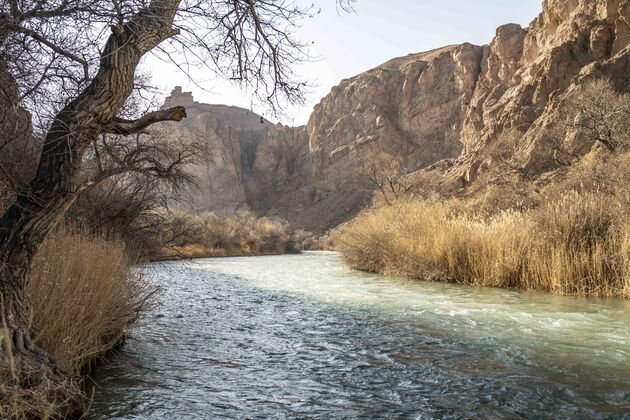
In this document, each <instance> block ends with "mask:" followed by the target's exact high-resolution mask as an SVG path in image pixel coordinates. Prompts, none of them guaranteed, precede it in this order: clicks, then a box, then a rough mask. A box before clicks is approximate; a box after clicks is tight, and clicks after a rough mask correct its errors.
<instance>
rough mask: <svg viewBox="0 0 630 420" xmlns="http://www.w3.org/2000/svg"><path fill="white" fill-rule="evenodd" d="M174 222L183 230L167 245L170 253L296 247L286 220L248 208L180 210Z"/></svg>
mask: <svg viewBox="0 0 630 420" xmlns="http://www.w3.org/2000/svg"><path fill="white" fill-rule="evenodd" d="M174 217H175V218H176V219H177V220H178V221H179V223H172V224H171V225H172V226H173V227H176V228H177V229H178V230H179V232H169V233H168V234H166V236H167V237H171V238H174V240H173V241H172V242H171V243H170V244H169V245H170V246H168V247H166V248H165V251H164V253H165V254H166V256H171V257H183V258H201V257H225V256H246V255H273V254H284V253H287V252H294V251H296V244H295V243H294V242H295V241H294V238H293V237H292V236H291V235H290V234H289V225H288V223H287V222H286V221H284V220H282V219H279V218H272V217H260V218H259V217H257V216H256V215H255V214H254V213H252V212H250V211H248V210H238V211H236V212H234V213H233V214H227V213H225V214H220V215H217V214H215V213H210V212H207V213H202V214H200V215H191V214H176V215H174Z"/></svg>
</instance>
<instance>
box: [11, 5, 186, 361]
mask: <svg viewBox="0 0 630 420" xmlns="http://www.w3.org/2000/svg"><path fill="white" fill-rule="evenodd" d="M179 3H180V0H152V1H151V2H150V4H149V6H147V7H146V8H145V9H143V10H141V11H140V12H139V13H138V14H137V15H136V16H134V17H133V18H132V19H131V20H130V21H129V22H126V23H125V24H119V25H116V26H113V27H112V35H110V37H109V39H108V41H107V43H106V45H105V48H104V50H103V52H102V54H101V62H100V66H99V69H98V73H97V74H96V76H95V77H94V78H93V79H92V81H91V83H90V84H89V85H88V87H87V88H86V89H85V90H84V91H83V92H82V93H81V94H79V96H78V97H77V98H76V99H75V100H73V101H72V102H71V103H69V104H68V105H67V106H66V107H65V108H64V109H63V110H61V112H59V114H57V115H56V117H55V120H54V122H53V124H52V126H51V127H50V129H49V131H48V133H47V135H46V138H45V141H44V147H43V150H42V154H41V159H40V162H39V166H38V168H37V172H36V174H35V177H34V178H33V180H32V181H31V182H30V184H29V185H28V187H27V188H26V189H25V190H24V191H21V192H20V193H19V195H18V198H17V200H16V202H15V203H14V204H13V205H12V206H11V207H10V208H9V209H8V210H7V211H6V212H5V214H4V215H3V216H2V217H1V218H0V294H1V298H2V300H1V302H0V304H2V310H1V311H0V315H1V316H2V319H1V320H0V321H1V322H2V323H3V326H4V327H5V328H6V330H7V331H6V332H7V333H8V336H9V337H11V345H10V347H12V351H13V354H17V355H20V356H26V357H28V358H30V359H35V360H37V361H39V362H43V363H46V364H48V365H49V366H51V367H52V368H53V369H54V370H59V369H60V368H59V366H58V365H57V364H56V363H55V362H54V360H53V359H52V358H51V357H50V356H48V355H46V354H45V353H44V352H43V351H41V350H40V349H38V348H36V347H35V346H33V343H32V342H31V338H30V333H29V328H30V325H29V310H28V302H27V297H26V294H25V293H26V292H25V290H26V284H27V282H28V278H29V274H30V270H31V266H32V263H33V259H34V257H35V254H36V253H37V250H38V248H39V246H40V245H41V243H42V242H43V240H44V239H45V238H46V235H47V234H48V232H49V231H50V230H51V228H52V227H53V226H54V225H55V224H56V223H57V221H58V220H59V219H61V218H62V217H63V215H64V213H65V212H66V211H67V210H68V208H69V207H70V206H71V205H72V204H73V202H74V201H75V200H76V198H77V197H78V195H79V193H80V191H81V182H80V181H81V179H80V172H81V161H82V158H83V153H84V151H85V149H86V147H87V146H88V145H89V144H90V143H91V142H92V141H94V139H95V138H96V137H97V136H98V134H99V132H100V131H101V129H102V128H103V127H105V126H107V125H110V124H112V121H114V119H115V117H116V115H117V114H118V112H119V111H120V108H121V107H122V106H123V104H124V103H125V101H126V100H127V98H128V96H129V94H130V93H131V91H132V89H133V82H134V73H135V69H136V67H137V65H138V63H139V61H140V58H141V57H142V56H143V55H144V54H145V53H146V52H148V51H150V50H151V49H153V48H154V47H155V46H157V45H158V44H159V43H160V42H162V41H163V40H165V39H167V38H169V37H170V36H173V35H174V34H175V33H176V31H174V30H173V28H172V23H173V20H174V17H175V13H176V10H177V7H178V6H179ZM180 119H181V118H180ZM5 345H6V343H5ZM4 353H5V352H3V354H4ZM0 357H1V356H0Z"/></svg>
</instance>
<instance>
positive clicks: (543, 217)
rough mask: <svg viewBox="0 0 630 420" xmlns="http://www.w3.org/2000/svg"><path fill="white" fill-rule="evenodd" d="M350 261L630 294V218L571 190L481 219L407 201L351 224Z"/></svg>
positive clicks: (418, 272)
mask: <svg viewBox="0 0 630 420" xmlns="http://www.w3.org/2000/svg"><path fill="white" fill-rule="evenodd" d="M338 242H339V244H338V249H339V250H340V251H341V253H342V256H343V258H344V260H345V261H346V262H347V263H348V264H349V265H350V266H352V267H354V268H357V269H360V270H365V271H371V272H378V273H384V274H389V275H403V276H407V277H412V278H421V279H429V280H441V281H450V282H456V283H464V284H475V285H483V286H493V287H506V288H520V289H526V290H538V291H548V292H554V293H559V294H579V295H590V296H602V297H613V296H616V297H630V271H629V268H630V223H629V222H628V219H627V217H626V215H625V214H624V213H623V212H622V207H621V206H620V205H611V204H610V202H609V200H608V199H606V198H605V197H603V196H600V195H596V194H577V193H570V194H567V195H564V196H563V197H562V198H560V199H559V200H558V201H556V202H553V203H550V204H549V205H547V206H543V207H541V208H539V209H536V210H529V211H522V212H519V211H506V212H503V213H500V214H498V215H496V216H494V217H492V218H490V219H481V218H477V217H475V216H471V215H469V214H465V213H464V214H462V213H460V212H459V211H454V210H453V209H451V208H450V206H449V205H448V204H447V203H437V202H425V201H402V202H398V203H396V204H395V205H393V206H390V207H384V208H380V209H377V210H373V211H371V212H369V213H366V214H364V215H362V216H360V217H359V218H358V219H357V220H355V221H354V222H353V223H351V224H349V225H348V226H347V227H346V228H345V229H344V232H343V233H342V235H341V238H340V240H339V241H338Z"/></svg>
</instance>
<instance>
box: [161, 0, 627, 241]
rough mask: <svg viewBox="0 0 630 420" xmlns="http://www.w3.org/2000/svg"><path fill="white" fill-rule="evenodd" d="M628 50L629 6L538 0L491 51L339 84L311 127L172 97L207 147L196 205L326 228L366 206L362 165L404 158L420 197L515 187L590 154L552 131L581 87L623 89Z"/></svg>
mask: <svg viewBox="0 0 630 420" xmlns="http://www.w3.org/2000/svg"><path fill="white" fill-rule="evenodd" d="M629 43H630V1H628V0H546V1H544V2H543V11H542V13H541V14H540V16H539V17H538V18H536V19H535V20H534V21H533V22H532V23H531V24H530V26H529V27H528V28H521V27H520V26H519V25H516V24H508V25H504V26H502V27H500V28H498V29H497V32H496V36H495V38H494V39H493V40H492V41H491V42H490V44H488V45H485V46H475V45H471V44H462V45H454V46H448V47H444V48H440V49H436V50H433V51H429V52H425V53H419V54H410V55H408V56H406V57H400V58H395V59H393V60H390V61H388V62H386V63H384V64H382V65H380V66H378V67H376V68H374V69H372V70H369V71H367V72H365V73H362V74H360V75H358V76H356V77H353V78H351V79H347V80H343V81H341V83H340V84H339V85H338V86H336V87H334V88H333V89H332V90H331V92H330V94H329V95H327V96H326V97H325V98H323V99H322V100H321V102H320V103H319V104H318V105H316V106H315V109H314V110H313V114H312V115H311V118H310V120H309V122H308V125H307V126H306V127H296V128H291V127H285V126H279V125H278V126H275V125H272V124H270V123H268V122H265V123H264V124H260V116H258V115H256V114H252V113H249V112H248V111H247V110H243V109H240V108H235V107H222V106H216V105H202V104H197V103H195V102H194V101H193V99H192V97H189V96H186V95H184V94H183V93H182V92H181V91H176V92H174V94H175V96H177V95H184V96H181V101H182V102H178V103H177V104H178V105H179V104H183V102H187V104H186V106H189V107H190V109H191V110H193V112H192V113H191V112H189V114H191V115H192V118H190V121H188V123H187V125H188V127H189V129H194V130H197V132H198V133H199V135H202V136H204V137H205V138H207V139H208V159H207V164H206V165H205V167H203V168H202V172H200V179H201V180H202V182H204V183H205V185H204V187H203V188H202V193H203V194H202V195H201V196H199V197H198V206H197V208H207V209H215V208H222V207H226V206H227V207H229V206H238V205H248V206H250V207H252V208H253V209H255V210H257V211H259V212H261V213H265V214H273V215H280V216H283V217H285V218H288V220H289V221H290V222H291V223H292V224H293V226H294V227H304V228H307V229H311V230H314V231H322V230H325V229H327V228H330V227H332V226H334V225H335V224H338V223H340V222H342V221H344V220H347V219H348V218H350V217H351V216H352V215H353V214H354V213H356V212H357V211H358V210H359V209H361V208H362V206H364V205H365V204H366V203H367V202H368V201H369V199H370V196H371V192H370V190H369V188H367V185H366V184H365V183H364V182H363V181H362V179H361V177H360V176H359V175H358V173H357V172H358V168H359V167H360V165H361V164H362V163H363V162H365V160H366V159H368V158H373V159H376V160H377V161H378V160H379V159H385V158H390V159H391V158H393V159H395V160H396V161H398V162H400V163H401V166H402V167H403V168H404V170H405V172H407V173H409V174H410V175H409V177H410V179H412V180H414V181H415V183H416V191H417V193H418V194H423V193H427V194H428V191H431V192H432V193H438V194H442V195H456V194H459V195H466V194H472V193H477V192H479V191H480V189H483V188H485V186H487V185H490V184H492V185H495V186H496V185H500V184H501V183H503V184H508V183H510V184H513V185H512V186H513V188H515V189H519V188H521V187H520V186H517V187H514V185H519V182H521V183H522V184H523V185H525V184H527V183H529V184H531V183H532V182H533V181H532V180H536V179H539V178H540V177H542V176H543V175H544V174H549V173H551V172H553V171H554V170H555V169H557V167H558V165H559V163H558V159H557V156H556V155H555V154H556V152H557V150H558V148H563V149H566V150H567V151H568V153H572V154H574V153H582V152H581V151H584V150H588V149H589V148H588V147H585V145H583V144H582V145H580V147H579V148H577V149H576V148H575V147H574V145H572V144H571V139H569V136H566V138H565V137H564V136H560V137H558V136H556V137H555V138H550V136H549V127H551V126H553V125H554V124H556V123H557V120H558V118H559V114H560V108H561V103H562V99H563V97H565V96H566V95H570V94H571V92H572V91H573V90H575V89H577V88H578V86H579V85H580V84H582V83H584V82H585V81H587V80H590V79H593V78H606V79H609V80H611V81H612V82H613V84H614V86H615V87H616V88H617V89H619V90H620V91H628V90H630V47H629V46H628V45H629ZM171 99H172V98H171ZM170 101H171V102H172V100H170ZM171 102H168V104H169V105H173V104H174V102H173V103H171ZM586 146H589V145H586ZM506 162H507V163H506ZM200 170H201V169H200ZM527 188H530V187H529V186H523V187H522V188H521V189H523V191H522V194H523V195H524V196H525V195H527V194H528V191H526V190H527ZM204 194H205V195H204ZM517 196H518V194H517ZM510 199H511V200H516V199H518V197H512V198H510Z"/></svg>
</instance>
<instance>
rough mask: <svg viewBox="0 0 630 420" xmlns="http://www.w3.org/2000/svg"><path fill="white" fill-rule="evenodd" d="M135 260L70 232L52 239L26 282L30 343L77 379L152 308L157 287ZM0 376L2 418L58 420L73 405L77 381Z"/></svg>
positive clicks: (107, 243)
mask: <svg viewBox="0 0 630 420" xmlns="http://www.w3.org/2000/svg"><path fill="white" fill-rule="evenodd" d="M133 263H134V261H132V260H130V259H129V258H128V257H127V254H126V253H125V246H124V244H123V243H122V241H116V240H105V239H103V238H100V237H96V236H93V235H88V234H85V233H83V232H76V231H75V232H72V231H70V230H69V229H59V230H58V231H56V232H53V233H52V234H50V235H49V237H48V239H47V240H46V241H45V243H44V244H43V246H42V248H41V249H40V251H39V253H38V255H37V257H36V261H35V263H34V266H33V271H32V274H31V278H30V282H29V284H28V295H29V298H30V303H31V311H32V312H31V315H32V330H33V332H34V340H35V342H36V344H37V345H38V346H40V347H41V348H43V349H44V350H46V351H47V352H49V353H50V354H51V355H53V356H54V357H55V358H56V360H57V361H58V362H59V363H60V364H61V365H62V366H63V367H64V368H65V369H66V370H67V371H69V372H71V373H72V374H74V375H75V377H77V378H80V376H79V375H80V373H82V372H83V371H84V370H85V369H87V368H88V367H89V366H90V365H91V364H92V363H93V362H94V361H96V360H97V359H98V358H99V357H101V356H103V355H104V354H105V353H106V352H107V351H109V350H111V349H113V348H114V347H115V346H117V345H118V344H120V343H121V342H122V340H123V339H124V337H125V333H126V331H127V329H128V328H129V327H130V326H131V325H132V324H133V323H134V322H135V321H136V320H137V319H138V316H139V315H140V314H141V313H142V312H143V311H144V310H146V309H147V308H148V307H149V305H150V304H151V303H152V297H153V295H154V294H155V291H156V289H155V288H154V287H152V286H151V285H149V283H147V282H146V281H145V279H144V278H143V277H142V275H141V273H140V272H139V271H137V270H136V269H134V268H133ZM0 376H1V378H0V397H1V399H2V400H1V401H0V418H25V417H26V418H29V417H46V416H48V417H52V418H57V417H63V416H64V415H65V414H66V413H67V410H69V409H75V408H76V407H73V404H74V403H75V402H76V396H77V395H76V394H77V392H80V391H79V388H78V387H77V384H76V383H67V384H59V383H56V382H55V381H50V380H47V379H46V378H45V377H42V375H41V374H39V375H38V373H37V372H25V371H18V372H12V371H11V369H2V371H1V372H0ZM34 378H37V380H34ZM64 410H66V411H64Z"/></svg>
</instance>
